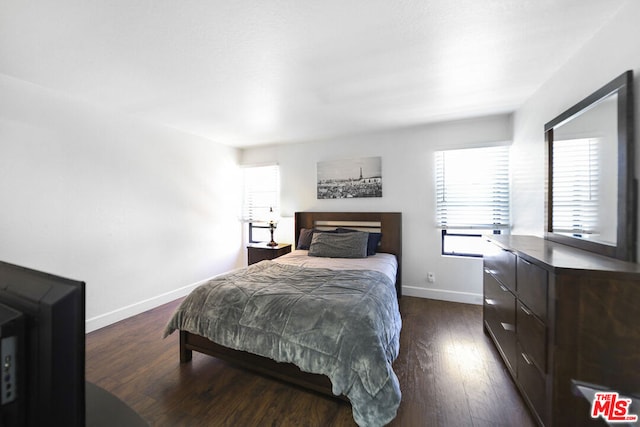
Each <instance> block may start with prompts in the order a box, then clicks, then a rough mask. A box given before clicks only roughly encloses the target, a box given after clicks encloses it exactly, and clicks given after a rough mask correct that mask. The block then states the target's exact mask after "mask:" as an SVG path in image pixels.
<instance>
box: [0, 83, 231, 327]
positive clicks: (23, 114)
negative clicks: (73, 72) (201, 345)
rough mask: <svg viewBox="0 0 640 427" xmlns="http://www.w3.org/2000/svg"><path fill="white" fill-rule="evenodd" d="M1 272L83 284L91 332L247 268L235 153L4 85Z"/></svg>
mask: <svg viewBox="0 0 640 427" xmlns="http://www.w3.org/2000/svg"><path fill="white" fill-rule="evenodd" d="M0 93H1V94H2V96H1V97H0V206H1V208H0V260H3V261H6V262H11V263H15V264H19V265H23V266H26V267H30V268H34V269H38V270H44V271H46V272H49V273H52V274H57V275H62V276H67V277H71V278H73V279H78V280H83V281H85V282H86V284H87V288H86V289H87V295H86V301H87V307H86V309H87V319H88V320H87V331H91V330H93V329H96V328H99V327H102V326H104V325H106V324H109V323H112V322H114V321H117V320H120V319H122V318H125V317H128V316H130V315H133V314H136V313H138V312H141V311H144V310H146V309H148V308H151V307H153V306H156V305H159V304H161V303H163V302H166V301H169V300H172V299H175V298H176V297H179V296H181V295H184V294H185V293H186V292H187V291H188V290H190V289H191V287H192V286H190V285H193V284H194V283H196V282H198V281H200V280H202V279H205V278H206V277H209V276H211V275H214V274H217V273H220V272H223V271H226V270H229V269H231V268H234V267H236V266H238V265H239V263H240V262H241V258H242V251H241V226H240V224H239V222H238V221H237V213H238V210H237V206H238V194H239V188H236V186H237V185H238V184H237V182H238V180H237V179H235V178H237V173H238V167H237V162H238V151H237V150H235V149H231V148H228V147H224V146H222V145H219V144H215V143H212V142H211V141H207V140H204V139H201V138H197V137H194V136H190V135H185V134H182V133H179V132H176V131H173V130H170V129H167V128H161V127H157V126H153V125H150V124H147V123H142V122H140V121H136V120H132V119H129V118H126V117H123V116H120V115H117V114H114V113H112V112H109V111H105V110H101V109H97V108H94V107H90V106H88V105H83V104H80V103H77V102H74V101H73V100H71V99H68V98H66V97H64V96H62V95H59V94H56V93H53V92H50V91H47V90H45V89H42V88H40V87H37V86H35V85H31V84H28V83H25V82H22V81H19V80H15V79H12V78H9V77H6V76H0Z"/></svg>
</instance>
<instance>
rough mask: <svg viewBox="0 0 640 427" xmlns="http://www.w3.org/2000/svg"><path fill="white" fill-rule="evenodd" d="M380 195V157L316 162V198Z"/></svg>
mask: <svg viewBox="0 0 640 427" xmlns="http://www.w3.org/2000/svg"><path fill="white" fill-rule="evenodd" d="M356 197H382V157H362V158H357V159H345V160H332V161H326V162H318V199H347V198H356Z"/></svg>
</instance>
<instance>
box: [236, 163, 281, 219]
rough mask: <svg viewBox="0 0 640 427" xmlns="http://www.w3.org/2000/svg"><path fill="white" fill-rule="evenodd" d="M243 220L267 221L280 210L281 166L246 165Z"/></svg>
mask: <svg viewBox="0 0 640 427" xmlns="http://www.w3.org/2000/svg"><path fill="white" fill-rule="evenodd" d="M243 172H244V173H243V178H244V196H243V203H242V221H244V222H266V221H269V219H271V218H273V216H274V214H273V213H270V209H273V212H274V213H277V212H279V211H280V167H279V166H278V165H268V166H253V167H246V168H244V170H243Z"/></svg>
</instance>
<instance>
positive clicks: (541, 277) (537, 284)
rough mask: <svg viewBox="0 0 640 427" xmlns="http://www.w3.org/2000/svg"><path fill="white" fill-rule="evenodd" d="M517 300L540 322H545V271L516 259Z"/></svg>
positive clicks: (523, 260)
mask: <svg viewBox="0 0 640 427" xmlns="http://www.w3.org/2000/svg"><path fill="white" fill-rule="evenodd" d="M517 271H518V274H517V276H518V298H519V299H520V300H521V301H522V302H524V304H525V305H526V306H527V307H528V308H529V309H530V310H531V311H532V312H533V313H534V314H535V315H536V316H538V317H539V318H540V319H542V321H546V320H547V288H548V286H547V271H546V270H544V269H543V268H540V267H538V266H537V265H535V264H532V263H530V262H529V261H527V260H525V259H523V258H518V268H517Z"/></svg>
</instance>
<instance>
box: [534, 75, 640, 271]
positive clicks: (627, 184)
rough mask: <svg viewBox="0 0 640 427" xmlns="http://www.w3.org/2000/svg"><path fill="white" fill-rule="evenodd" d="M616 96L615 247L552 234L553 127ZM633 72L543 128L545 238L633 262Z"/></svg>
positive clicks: (634, 253)
mask: <svg viewBox="0 0 640 427" xmlns="http://www.w3.org/2000/svg"><path fill="white" fill-rule="evenodd" d="M613 94H617V95H618V124H617V130H618V164H617V166H618V197H617V200H618V205H617V209H618V212H617V221H618V223H617V225H618V227H617V239H616V245H608V244H604V243H598V242H594V241H589V240H584V239H580V238H574V237H570V236H567V235H563V234H558V233H554V232H553V222H552V218H553V216H552V215H553V191H552V189H553V167H552V166H553V135H554V128H556V127H558V126H560V125H561V124H563V123H565V122H566V121H567V120H569V119H571V118H574V117H577V116H578V115H579V114H580V113H582V112H584V111H585V110H587V109H589V108H590V107H592V106H593V105H594V104H595V103H597V102H599V101H600V100H602V99H604V98H606V97H608V96H610V95H613ZM633 103H634V101H633V71H631V70H629V71H626V72H624V73H623V74H621V75H620V76H618V77H617V78H615V79H614V80H612V81H611V82H609V83H608V84H606V85H605V86H603V87H602V88H600V89H598V90H597V91H595V92H594V93H592V94H591V95H589V96H588V97H587V98H585V99H583V100H582V101H580V102H579V103H577V104H576V105H574V106H573V107H571V108H569V109H568V110H567V111H565V112H564V113H562V114H560V115H559V116H558V117H556V118H555V119H553V120H551V121H550V122H549V123H547V124H546V125H545V127H544V131H545V138H546V158H547V162H546V169H547V170H546V172H547V173H546V181H547V182H546V186H545V187H546V188H545V190H546V203H545V211H546V212H545V238H546V239H547V240H552V241H555V242H558V243H562V244H565V245H568V246H573V247H577V248H580V249H584V250H587V251H590V252H595V253H598V254H601V255H605V256H608V257H612V258H616V259H620V260H623V261H632V262H635V261H636V236H637V235H636V222H637V197H636V194H637V184H636V180H635V172H634V159H635V157H634V156H635V154H634V148H633V145H634V144H633V141H634V107H633Z"/></svg>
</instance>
